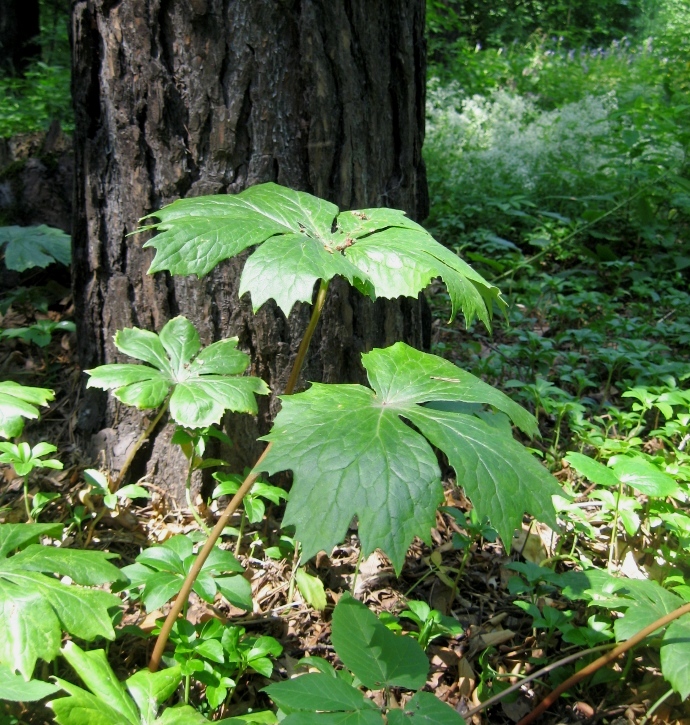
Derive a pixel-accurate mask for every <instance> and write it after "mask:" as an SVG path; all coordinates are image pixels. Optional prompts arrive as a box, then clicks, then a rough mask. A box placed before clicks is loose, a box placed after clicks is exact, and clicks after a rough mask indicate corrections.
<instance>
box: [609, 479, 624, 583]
mask: <svg viewBox="0 0 690 725" xmlns="http://www.w3.org/2000/svg"><path fill="white" fill-rule="evenodd" d="M622 495H623V481H621V482H620V483H619V484H618V496H617V497H616V509H615V511H614V515H613V526H612V528H611V540H610V541H609V567H608V569H609V574H611V570H612V569H613V555H614V550H615V549H616V543H617V541H618V515H619V509H620V505H621V496H622Z"/></svg>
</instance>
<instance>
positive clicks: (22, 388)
mask: <svg viewBox="0 0 690 725" xmlns="http://www.w3.org/2000/svg"><path fill="white" fill-rule="evenodd" d="M54 398H55V394H54V393H53V391H52V390H47V389H46V388H31V387H29V386H27V385H20V384H19V383H13V382H11V381H9V380H8V381H5V382H2V383H0V437H2V438H14V437H15V436H18V435H19V434H20V433H21V432H22V428H23V427H24V421H23V420H22V418H38V406H39V405H48V403H49V402H50V401H51V400H53V399H54Z"/></svg>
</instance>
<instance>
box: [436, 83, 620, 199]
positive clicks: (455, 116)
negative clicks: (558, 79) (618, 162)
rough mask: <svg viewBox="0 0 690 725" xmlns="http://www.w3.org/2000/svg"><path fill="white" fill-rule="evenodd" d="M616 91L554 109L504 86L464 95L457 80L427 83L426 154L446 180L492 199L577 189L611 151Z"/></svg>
mask: <svg viewBox="0 0 690 725" xmlns="http://www.w3.org/2000/svg"><path fill="white" fill-rule="evenodd" d="M616 109H617V101H616V97H615V95H614V94H613V93H607V94H606V95H603V96H598V97H595V96H587V97H585V98H583V99H582V100H581V101H578V102H576V103H569V104H567V105H565V106H562V107H561V108H558V109H556V110H553V111H543V110H541V109H540V108H539V107H538V105H537V104H536V103H535V102H534V101H533V100H531V99H529V98H526V97H524V96H520V95H516V94H514V93H509V92H507V91H504V90H498V91H495V92H493V93H492V94H491V95H490V96H487V97H484V96H473V97H472V98H463V96H462V91H461V89H460V88H459V87H458V86H457V85H452V84H451V85H449V86H446V87H443V86H442V85H440V84H439V82H438V81H435V80H432V81H431V82H430V84H429V88H428V102H427V126H426V146H425V151H426V156H427V160H428V162H429V165H430V166H431V167H432V168H431V173H432V175H434V171H435V172H436V175H438V173H439V172H441V170H443V172H442V173H443V177H444V186H445V185H446V184H448V185H450V186H451V187H454V188H455V189H457V190H458V192H460V193H462V191H461V190H462V189H468V190H469V189H471V190H472V192H471V196H474V197H476V196H477V195H478V194H482V195H485V196H489V197H493V198H496V197H504V198H505V197H506V196H511V195H525V194H526V195H530V196H531V195H533V194H534V193H537V194H539V195H549V194H562V193H574V192H575V191H576V188H577V187H578V186H580V183H581V182H584V181H585V180H586V179H587V178H588V177H591V176H592V175H594V174H597V173H600V172H602V170H603V169H604V168H605V167H606V165H607V164H608V163H609V160H610V157H611V154H612V152H613V145H612V141H613V136H612V134H613V133H614V127H613V124H612V121H611V120H610V116H611V113H612V112H613V111H615V110H616Z"/></svg>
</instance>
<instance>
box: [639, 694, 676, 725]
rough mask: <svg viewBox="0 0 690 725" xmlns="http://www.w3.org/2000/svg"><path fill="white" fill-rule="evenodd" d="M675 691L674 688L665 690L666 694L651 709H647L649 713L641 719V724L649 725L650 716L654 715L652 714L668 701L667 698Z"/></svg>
mask: <svg viewBox="0 0 690 725" xmlns="http://www.w3.org/2000/svg"><path fill="white" fill-rule="evenodd" d="M673 693H674V689H673V688H671V689H670V690H667V691H666V692H664V694H663V695H662V696H661V697H660V698H659V699H658V700H657V701H656V702H655V703H654V704H653V705H652V706H651V707H650V708H649V710H647V714H646V715H645V716H644V718H643V719H642V720H640V725H647V723H648V722H649V718H650V717H652V715H653V714H654V713H655V712H656V711H657V710H658V709H659V708H660V707H661V706H662V705H663V704H664V703H665V702H666V700H668V698H669V697H671V695H672V694H673Z"/></svg>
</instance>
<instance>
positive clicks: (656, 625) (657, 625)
mask: <svg viewBox="0 0 690 725" xmlns="http://www.w3.org/2000/svg"><path fill="white" fill-rule="evenodd" d="M688 613H690V603H689V604H684V605H683V606H682V607H678V609H675V610H674V611H672V612H671V613H670V614H666V615H665V616H663V617H660V618H659V619H657V620H656V622H653V623H652V624H650V625H649V626H648V627H645V628H644V629H643V630H642V631H640V632H638V633H637V634H636V635H634V636H633V637H630V639H626V640H625V642H623V643H622V644H619V645H618V647H616V648H615V649H613V650H611V651H610V652H608V653H607V654H605V655H604V656H603V657H599V659H597V660H594V662H592V663H591V664H589V665H587V666H586V667H583V668H582V669H581V670H580V671H579V672H576V673H575V674H574V675H573V676H572V677H569V678H568V679H567V680H566V681H565V682H562V683H561V684H560V685H559V686H558V687H557V688H556V689H555V690H553V692H550V693H549V694H548V695H547V696H546V697H545V698H544V699H543V700H542V701H541V702H540V703H539V705H537V707H535V708H534V710H532V712H530V713H529V715H527V716H526V717H523V718H522V720H520V722H519V723H518V725H528V724H529V723H531V722H534V721H535V720H536V719H537V718H538V717H539V715H541V714H542V713H544V712H546V711H547V710H548V709H549V708H550V707H551V705H553V703H554V702H556V700H558V698H559V697H560V696H561V695H562V694H563V693H564V692H566V691H568V690H569V689H570V688H571V687H574V686H575V685H577V683H578V682H581V681H582V680H584V679H585V677H589V676H590V675H591V674H593V673H595V672H596V671H597V670H598V669H600V668H602V667H604V666H605V665H607V664H608V663H609V662H613V660H615V659H616V658H617V657H619V656H620V655H622V654H624V653H625V652H627V651H628V650H629V649H632V648H633V647H635V646H636V645H638V644H639V643H640V642H642V640H644V639H645V638H646V637H649V635H650V634H654V632H656V631H657V629H661V628H662V627H665V626H666V625H667V624H670V623H671V622H673V621H674V620H676V619H678V617H682V616H683V615H684V614H688Z"/></svg>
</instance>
